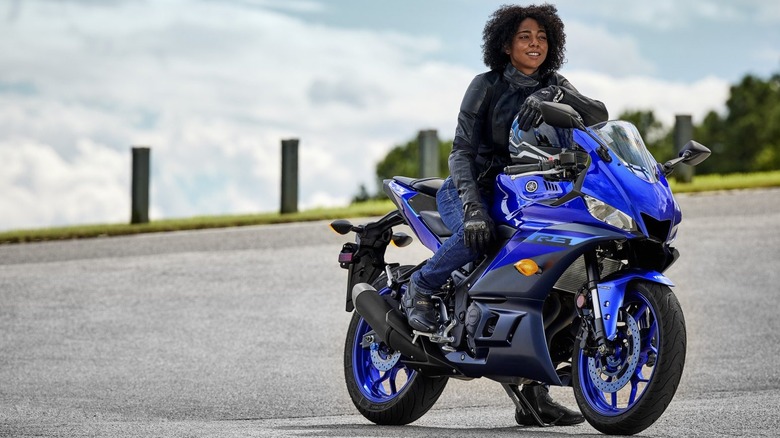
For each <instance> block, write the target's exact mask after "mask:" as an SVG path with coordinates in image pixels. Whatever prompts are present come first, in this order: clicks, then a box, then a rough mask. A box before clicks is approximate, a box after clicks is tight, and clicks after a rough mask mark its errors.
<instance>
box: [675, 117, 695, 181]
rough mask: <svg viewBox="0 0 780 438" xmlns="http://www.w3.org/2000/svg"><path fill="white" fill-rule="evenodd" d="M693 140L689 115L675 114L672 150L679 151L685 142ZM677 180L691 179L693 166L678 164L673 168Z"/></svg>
mask: <svg viewBox="0 0 780 438" xmlns="http://www.w3.org/2000/svg"><path fill="white" fill-rule="evenodd" d="M691 140H693V122H692V119H691V116H690V115H684V114H683V115H677V116H675V120H674V150H675V152H678V153H679V152H680V150H681V149H682V148H683V146H685V143H688V142H689V141H691ZM674 176H675V178H676V179H677V181H679V182H685V183H689V182H691V181H693V166H686V165H684V164H683V165H679V166H677V167H676V168H675V169H674Z"/></svg>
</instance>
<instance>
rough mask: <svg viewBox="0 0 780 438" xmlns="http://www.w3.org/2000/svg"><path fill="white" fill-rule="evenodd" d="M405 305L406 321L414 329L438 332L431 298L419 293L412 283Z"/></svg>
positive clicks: (404, 301)
mask: <svg viewBox="0 0 780 438" xmlns="http://www.w3.org/2000/svg"><path fill="white" fill-rule="evenodd" d="M403 304H404V311H405V313H406V319H408V320H409V325H410V326H411V327H412V328H413V329H415V330H419V331H421V332H433V331H434V330H436V312H435V311H434V309H433V302H431V296H430V295H426V294H423V293H421V292H418V291H417V289H416V288H415V287H414V283H413V282H411V281H410V282H409V288H408V289H407V291H406V294H405V295H404V299H403Z"/></svg>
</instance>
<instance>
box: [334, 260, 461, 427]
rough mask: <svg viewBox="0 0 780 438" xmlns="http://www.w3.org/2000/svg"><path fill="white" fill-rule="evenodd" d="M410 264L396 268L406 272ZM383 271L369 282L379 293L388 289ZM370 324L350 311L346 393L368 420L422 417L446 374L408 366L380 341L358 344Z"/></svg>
mask: <svg viewBox="0 0 780 438" xmlns="http://www.w3.org/2000/svg"><path fill="white" fill-rule="evenodd" d="M411 268H412V266H401V267H399V268H395V269H394V271H395V270H400V271H401V272H406V271H407V270H409V269H411ZM386 284H387V278H386V276H385V275H384V274H383V275H381V276H380V277H379V278H377V280H376V281H374V283H373V284H372V286H374V288H376V289H377V291H379V293H380V294H385V293H389V289H387V286H386ZM370 331H371V327H370V326H369V325H368V323H366V321H365V320H364V319H363V318H362V317H361V316H360V315H359V314H358V313H357V312H355V313H353V315H352V320H351V321H350V324H349V329H348V330H347V339H346V342H345V345H344V377H345V380H346V384H347V390H348V392H349V396H350V398H351V399H352V403H354V404H355V407H356V408H357V410H358V411H359V412H360V413H361V414H362V415H363V416H364V417H366V418H367V419H368V420H369V421H371V422H374V423H376V424H381V425H404V424H409V423H411V422H413V421H415V420H417V419H418V418H420V417H422V416H423V415H424V414H425V413H426V412H428V410H429V409H430V408H431V407H432V406H433V405H434V404H435V403H436V400H438V399H439V396H440V395H441V393H442V391H444V387H445V386H446V385H447V378H446V377H427V376H424V375H422V374H420V373H419V372H417V371H415V370H413V369H411V368H409V367H408V366H407V365H406V364H405V363H404V361H403V356H401V357H398V354H397V353H396V352H395V351H393V350H392V349H391V348H390V347H388V346H387V345H385V344H384V343H383V342H374V343H371V345H370V346H367V347H365V348H364V347H363V346H362V345H361V343H362V341H363V338H364V336H365V335H366V334H367V333H368V332H370Z"/></svg>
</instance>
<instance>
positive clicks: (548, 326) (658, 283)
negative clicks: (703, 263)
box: [331, 103, 710, 434]
mask: <svg viewBox="0 0 780 438" xmlns="http://www.w3.org/2000/svg"><path fill="white" fill-rule="evenodd" d="M542 114H543V120H544V122H545V124H546V125H548V126H552V127H555V128H558V129H559V130H566V131H565V132H569V133H570V135H571V137H570V140H571V141H570V145H569V147H568V148H564V149H561V150H560V151H559V152H558V153H556V154H554V155H549V157H548V158H547V159H546V160H545V161H539V162H532V163H527V164H510V165H509V166H507V167H506V168H504V172H503V173H501V174H499V175H498V176H497V177H496V181H495V190H494V200H493V202H492V210H491V212H490V213H491V216H492V217H493V219H494V220H495V222H496V242H495V245H494V247H493V249H492V250H490V251H488V253H487V254H486V255H485V256H484V257H483V258H482V259H480V260H477V261H476V262H473V263H470V264H468V265H466V266H463V267H462V268H460V269H458V270H456V271H455V272H453V273H452V276H451V278H450V279H449V281H448V282H447V284H446V285H445V286H444V287H443V288H442V290H441V291H438V292H437V293H436V294H434V303H435V307H437V315H438V330H436V331H435V332H433V333H423V332H418V331H415V330H412V328H411V327H409V325H408V324H407V321H406V317H405V316H404V313H403V311H402V307H401V300H402V297H403V295H404V294H405V293H406V289H407V285H408V282H409V278H410V276H411V274H412V273H413V272H414V271H415V270H417V269H420V267H421V266H422V265H423V264H424V263H425V262H423V263H421V264H420V265H418V266H400V265H399V264H397V263H387V262H386V261H385V251H386V248H387V246H388V245H389V244H394V245H396V246H399V247H404V246H406V245H408V244H409V243H410V242H411V241H412V237H410V236H409V235H407V234H404V233H402V232H394V231H393V227H397V226H399V225H408V226H409V227H410V228H411V230H412V231H413V233H414V234H415V235H416V236H417V238H418V239H419V240H420V242H421V243H422V244H423V245H425V246H426V247H427V248H429V249H430V250H431V251H436V249H438V248H439V246H440V245H441V243H442V242H443V241H444V240H445V239H447V238H449V237H450V236H451V232H450V230H448V229H447V227H446V226H445V225H444V223H443V222H442V220H441V218H440V216H439V214H438V212H437V210H436V199H435V196H436V191H437V190H438V188H439V187H440V186H441V184H442V180H441V179H438V178H424V179H412V178H405V177H395V178H393V179H391V180H386V181H384V187H383V188H384V191H385V193H386V194H387V195H388V196H389V197H390V199H392V201H393V202H394V203H395V205H396V206H397V209H396V210H394V211H392V212H390V213H388V214H387V215H385V216H384V217H382V218H381V219H379V220H377V221H376V222H371V223H367V224H362V225H353V224H351V223H350V222H348V221H346V220H337V221H334V222H333V223H332V224H331V228H332V229H333V230H334V231H336V232H337V233H339V234H347V233H351V232H354V233H355V234H356V238H355V241H354V242H349V243H346V244H344V245H343V247H342V250H341V253H340V254H339V262H340V265H341V267H342V268H345V269H348V271H349V273H348V286H347V297H346V310H347V311H348V312H351V311H352V310H353V309H356V312H355V313H354V314H353V316H352V320H351V322H350V325H349V329H348V333H347V338H346V345H345V351H344V370H345V379H346V384H347V388H348V390H349V394H350V397H351V398H352V401H353V402H354V404H355V406H356V407H357V409H358V411H360V413H361V414H362V415H363V416H365V417H366V418H367V419H368V420H370V421H372V422H374V423H377V424H383V425H401V424H408V423H411V422H413V421H415V420H417V419H418V418H420V417H421V416H422V415H423V414H425V413H426V412H427V411H428V410H429V409H430V408H431V407H432V406H433V405H434V403H435V402H436V400H437V399H438V398H439V396H440V395H441V393H442V391H443V390H444V387H445V385H446V384H447V381H448V379H449V378H453V377H454V378H459V379H471V378H480V377H486V378H489V379H492V380H495V381H497V382H499V383H500V384H502V386H503V387H504V389H505V390H506V392H507V394H508V395H509V397H510V398H511V399H512V401H513V402H514V403H515V406H516V409H517V410H519V411H523V410H524V411H525V412H529V411H530V412H531V413H533V414H534V415H536V413H535V412H534V410H533V409H532V408H531V406H530V404H529V402H528V400H527V399H525V397H523V394H522V393H521V392H520V391H519V390H518V385H522V384H527V383H531V382H543V383H545V384H549V385H558V386H572V387H573V389H574V395H575V398H576V400H577V404H578V405H579V408H580V410H581V411H582V414H583V415H584V417H585V418H586V420H587V421H588V422H589V423H590V424H591V425H592V426H593V427H595V428H596V429H598V430H599V431H601V432H604V433H607V434H635V433H638V432H641V431H642V430H644V429H646V428H647V427H649V426H650V425H651V424H653V423H654V422H655V421H656V420H657V419H658V418H659V417H660V416H661V414H662V413H663V412H664V410H665V409H666V407H667V406H668V405H669V403H670V402H671V400H672V398H673V397H674V393H675V391H676V389H677V386H678V384H679V382H680V378H681V376H682V372H683V367H684V363H685V353H686V333H685V321H684V318H683V312H682V309H681V307H680V303H679V302H678V300H677V298H676V297H675V295H674V293H673V292H672V290H671V289H670V287H671V286H673V283H672V281H671V280H669V279H668V278H667V277H666V276H664V274H663V272H664V271H665V270H666V269H668V268H669V266H671V265H672V263H674V261H675V260H676V259H677V258H678V256H679V253H678V251H677V250H676V249H675V248H674V247H673V246H672V244H673V242H674V240H675V237H676V235H677V231H678V226H679V224H680V221H681V219H682V214H681V211H680V208H679V206H678V204H677V202H676V201H675V199H674V197H673V196H672V192H671V190H670V188H669V184H668V182H667V180H666V176H668V175H669V174H670V173H671V172H672V170H673V169H674V168H675V166H677V165H678V164H680V163H686V164H688V165H692V166H693V165H697V164H699V163H701V162H702V161H704V160H705V159H706V158H707V157H708V156H709V155H710V151H709V150H708V149H707V148H706V147H704V146H702V145H701V144H699V143H696V142H694V141H691V142H688V143H687V144H686V145H685V147H684V148H683V150H682V151H681V152H680V155H679V157H678V158H675V159H673V160H671V161H669V162H667V163H665V164H659V163H657V162H656V160H655V159H654V158H653V156H652V155H651V154H650V152H649V151H648V150H647V148H646V147H645V145H644V142H643V141H642V138H641V136H640V135H639V133H638V131H637V130H636V128H635V127H634V126H633V125H632V124H630V123H628V122H625V121H608V122H605V123H601V124H598V125H595V126H591V127H586V126H584V124H583V122H582V119H581V118H580V117H579V115H578V114H577V113H576V112H575V111H574V110H573V109H572V108H571V107H569V106H567V105H563V104H558V103H545V104H543V107H542ZM536 420H537V421H538V423H539V424H540V425H544V423H543V422H542V420H541V419H540V418H539V417H538V416H536Z"/></svg>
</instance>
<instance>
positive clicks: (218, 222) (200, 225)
mask: <svg viewBox="0 0 780 438" xmlns="http://www.w3.org/2000/svg"><path fill="white" fill-rule="evenodd" d="M670 184H671V187H672V190H673V191H674V192H675V193H692V192H704V191H715V190H734V189H752V188H762V187H780V171H772V172H758V173H747V174H731V175H702V176H696V177H694V179H693V182H692V183H689V184H684V183H678V182H676V181H674V180H671V182H670ZM393 208H394V206H393V204H392V202H390V201H389V200H386V201H370V202H364V203H359V204H353V205H351V206H349V207H341V208H317V209H312V210H306V211H302V212H299V213H292V214H279V213H259V214H246V215H232V216H201V217H192V218H186V219H165V220H157V221H152V222H149V223H146V224H138V225H130V224H96V225H79V226H69V227H56V228H42V229H30V230H12V231H5V232H0V244H4V243H5V244H7V243H23V242H38V241H46V240H63V239H83V238H93V237H107V236H122V235H129V234H140V233H156V232H165V231H183V230H200V229H206V228H225V227H238V226H245V225H265V224H276V223H284V222H304V221H316V220H325V219H339V218H351V217H368V216H382V215H384V214H385V213H387V212H389V211H390V210H392V209H393Z"/></svg>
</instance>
